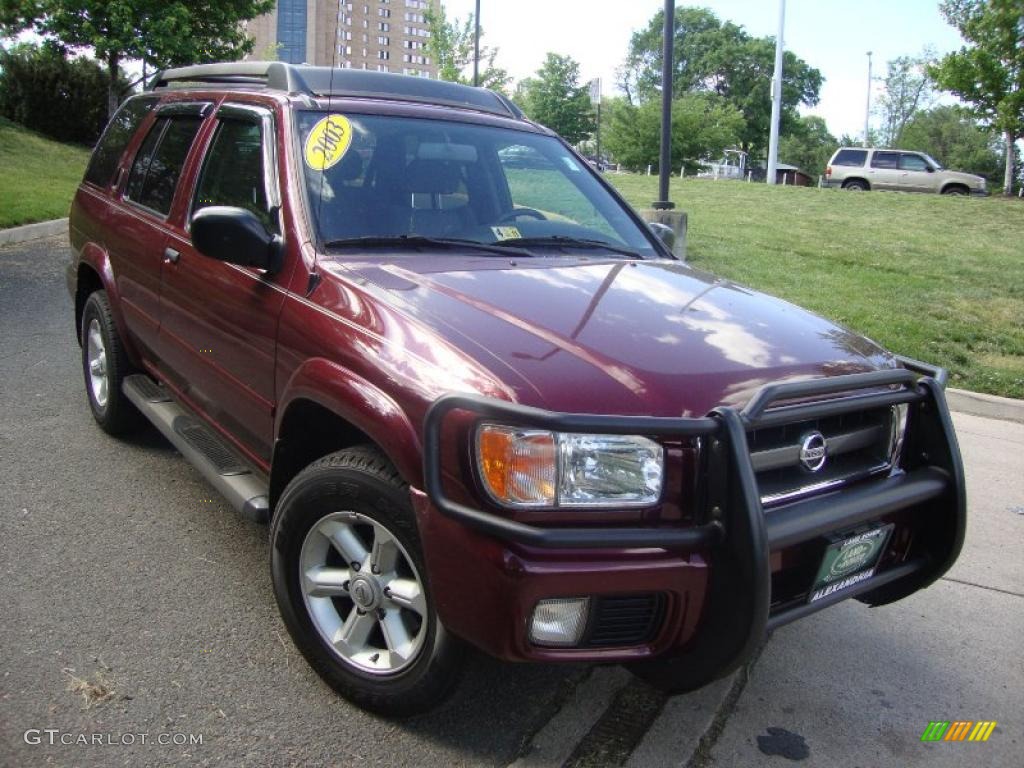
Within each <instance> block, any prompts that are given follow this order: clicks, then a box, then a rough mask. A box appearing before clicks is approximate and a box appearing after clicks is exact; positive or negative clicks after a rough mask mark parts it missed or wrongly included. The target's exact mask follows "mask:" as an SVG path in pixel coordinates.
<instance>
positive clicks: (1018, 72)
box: [929, 0, 1024, 195]
mask: <svg viewBox="0 0 1024 768" xmlns="http://www.w3.org/2000/svg"><path fill="white" fill-rule="evenodd" d="M939 7H940V9H941V11H942V15H943V16H944V17H945V18H946V21H947V22H949V24H951V25H952V26H954V27H956V28H957V30H959V32H960V35H961V37H963V39H964V40H966V41H967V43H968V44H967V45H965V46H963V47H962V48H961V49H960V50H959V51H957V52H955V53H950V54H947V55H946V56H944V57H943V58H942V60H941V61H940V62H939V63H938V64H936V65H934V66H932V67H930V68H929V73H930V74H931V76H932V77H933V78H934V79H935V81H936V83H938V85H939V87H940V88H942V89H943V90H946V91H950V92H951V93H954V94H956V95H957V96H958V97H960V99H961V100H963V101H964V102H965V103H966V104H967V105H968V106H969V109H970V110H971V113H972V114H973V115H974V116H975V117H977V118H978V119H979V120H981V121H983V123H984V124H985V125H986V126H988V127H990V128H991V129H992V130H994V131H997V132H998V133H999V134H1001V135H1002V136H1003V140H1004V142H1005V146H1006V155H1005V168H1004V174H1003V192H1004V194H1006V195H1011V194H1013V181H1014V156H1015V154H1016V153H1015V150H1014V145H1015V143H1016V140H1017V139H1018V138H1020V137H1021V136H1024V8H1022V7H1021V2H1020V0H945V1H944V2H943V3H942V4H941V5H940V6H939Z"/></svg>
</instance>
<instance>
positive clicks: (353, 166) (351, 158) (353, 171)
mask: <svg viewBox="0 0 1024 768" xmlns="http://www.w3.org/2000/svg"><path fill="white" fill-rule="evenodd" d="M362 172H363V158H362V157H361V156H360V155H359V153H358V152H349V153H347V154H346V155H345V156H344V157H343V158H341V162H340V163H338V167H337V168H336V169H335V170H334V175H335V176H336V177H337V178H338V179H339V180H340V181H354V180H355V179H358V178H359V176H360V175H361V174H362Z"/></svg>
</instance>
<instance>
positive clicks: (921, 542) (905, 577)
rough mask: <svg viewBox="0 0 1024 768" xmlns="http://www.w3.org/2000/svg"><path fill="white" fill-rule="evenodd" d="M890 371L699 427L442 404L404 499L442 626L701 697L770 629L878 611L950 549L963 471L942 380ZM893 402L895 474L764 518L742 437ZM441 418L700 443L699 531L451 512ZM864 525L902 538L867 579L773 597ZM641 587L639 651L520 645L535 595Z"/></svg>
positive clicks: (518, 655) (472, 399)
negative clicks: (648, 661) (659, 679)
mask: <svg viewBox="0 0 1024 768" xmlns="http://www.w3.org/2000/svg"><path fill="white" fill-rule="evenodd" d="M901 362H902V363H903V365H904V368H903V369H894V370H886V371H876V372H872V373H864V374H853V375H847V376H836V377H829V378H823V379H816V380H812V381H802V382H795V383H783V384H771V385H767V386H765V387H763V388H762V389H761V390H760V391H759V392H758V393H757V395H755V397H754V398H753V399H752V400H751V401H750V402H749V403H748V404H747V405H746V407H744V408H743V409H742V410H737V409H735V408H731V407H721V408H717V409H715V410H714V411H713V412H712V413H710V414H709V415H708V416H706V417H704V418H696V419H694V418H661V417H618V416H585V415H576V414H556V413H550V412H546V411H542V410H538V409H533V408H528V407H524V406H520V405H515V404H511V403H507V402H503V401H495V400H490V399H485V398H480V397H476V396H465V395H450V396H446V397H442V398H440V399H439V400H437V401H436V402H435V403H434V404H433V405H432V406H431V408H430V409H429V411H428V413H427V417H426V419H425V426H424V432H425V436H424V479H425V483H424V484H425V492H426V493H425V495H424V494H414V501H415V502H416V508H417V513H418V515H419V519H420V528H421V533H422V535H423V538H424V550H425V553H426V556H427V564H428V569H429V571H430V576H431V580H432V583H433V588H434V593H435V600H436V602H437V603H438V610H439V613H440V615H441V618H442V621H443V622H444V623H445V624H446V626H448V627H449V628H450V629H451V630H452V631H453V632H455V633H456V634H459V635H461V636H463V637H465V638H466V639H468V640H470V641H471V642H473V643H475V644H476V645H478V646H479V647H481V648H483V649H484V650H486V651H488V652H490V653H492V654H494V655H496V656H499V657H502V658H506V659H514V660H556V659H560V660H581V661H582V660H588V661H592V660H608V661H613V660H614V661H626V660H641V659H644V658H651V657H654V656H660V655H668V656H675V657H678V660H679V661H680V662H681V663H683V664H684V665H685V666H686V667H688V668H691V669H692V670H693V674H692V680H691V685H700V684H703V683H705V682H710V681H711V680H713V679H715V678H716V677H720V676H722V675H724V674H727V673H728V672H730V671H732V670H733V669H736V668H737V667H738V666H740V665H741V664H743V663H744V662H745V661H746V660H747V659H749V658H750V657H751V655H752V654H753V653H754V651H755V650H756V648H757V646H758V645H759V644H760V643H761V641H762V639H763V638H764V636H765V633H766V632H767V631H770V630H771V629H774V628H776V627H778V626H781V625H783V624H786V623H788V622H790V621H794V620H796V619H799V618H802V617H804V616H806V615H808V614H810V613H812V612H815V611H817V610H820V609H822V608H824V607H826V606H828V605H832V604H834V603H836V602H838V601H840V600H843V599H846V598H848V597H858V598H859V599H862V600H864V601H865V602H869V603H871V604H883V603H887V602H891V601H893V600H898V599H900V598H902V597H905V596H906V595H909V594H911V593H912V592H914V591H916V590H918V589H921V588H923V587H925V586H927V585H928V584H930V583H931V582H932V581H934V580H935V579H937V578H938V577H939V576H941V575H942V574H943V573H945V572H946V571H947V570H948V569H949V568H950V566H951V565H952V564H953V562H954V561H955V560H956V557H957V556H958V554H959V552H960V548H961V546H962V543H963V537H964V530H965V527H966V501H965V493H964V479H963V467H962V463H961V460H960V454H959V449H958V446H957V442H956V436H955V434H954V432H953V427H952V422H951V420H950V416H949V411H948V408H947V406H946V402H945V397H944V394H943V386H944V383H945V372H944V371H942V370H940V369H936V368H932V367H930V366H926V365H924V364H922V363H917V362H915V361H911V360H905V359H902V360H901ZM837 395H838V396H839V397H834V396H837ZM830 396H832V397H831V398H830ZM807 400H812V402H803V403H802V404H799V405H790V404H786V403H789V402H792V401H807ZM901 403H906V404H908V405H909V407H910V409H911V418H910V421H909V426H908V428H907V436H906V443H905V447H904V452H903V461H902V469H901V470H899V471H897V472H894V473H892V474H891V475H890V476H888V477H884V478H882V479H876V480H868V481H863V482H860V483H857V484H856V485H851V486H848V487H846V488H843V489H841V490H838V491H833V492H831V493H827V494H823V495H820V496H814V497H811V498H808V499H805V500H802V501H797V502H793V503H790V504H786V505H784V506H780V507H774V508H772V509H771V510H770V511H769V512H768V513H766V512H765V510H764V509H763V507H762V504H761V500H760V496H759V493H758V488H757V484H756V479H755V475H754V470H753V466H752V464H751V460H750V455H749V450H748V447H747V440H746V434H747V432H748V431H750V430H753V429H757V428H759V427H764V426H770V425H778V424H785V423H789V422H796V421H801V420H806V419H814V418H825V417H828V416H833V415H836V414H840V413H850V412H854V411H858V410H868V409H870V408H879V407H885V406H889V405H895V404H901ZM453 411H466V412H469V413H471V414H473V415H474V416H475V417H477V418H487V419H492V420H493V419H501V420H502V421H504V422H507V423H521V424H524V425H530V426H532V427H535V428H540V429H552V430H560V431H570V432H571V431H586V432H601V433H611V434H643V435H649V436H654V437H663V438H668V437H674V438H679V437H699V438H701V439H702V440H703V441H705V444H706V446H707V451H708V455H709V459H708V461H707V465H706V471H705V473H704V475H703V476H702V485H703V488H702V492H701V494H700V495H701V497H702V501H701V504H700V509H699V514H698V520H697V522H696V524H693V525H689V526H680V525H675V526H672V525H649V526H634V527H623V526H601V527H542V526H536V525H527V524H524V523H521V522H518V521H515V520H511V519H509V518H506V517H503V516H499V515H497V514H491V513H488V512H485V511H481V510H479V509H475V508H473V507H469V506H466V505H464V504H461V503H459V502H456V501H454V500H452V499H451V498H449V497H448V496H447V495H446V494H445V489H444V482H443V479H442V472H441V456H442V452H441V448H442V446H441V434H442V426H443V423H444V420H445V418H446V416H448V415H449V414H450V413H452V412H453ZM872 522H895V523H896V524H897V525H898V529H897V530H899V531H900V532H901V533H900V536H899V538H898V540H894V543H893V544H892V545H891V546H890V547H889V548H888V549H887V551H886V553H885V554H884V555H883V560H882V562H881V564H880V565H879V567H878V569H877V571H876V572H875V575H874V576H872V577H871V578H869V579H866V580H864V581H861V582H859V583H857V584H856V585H854V586H852V587H848V588H846V589H844V590H841V591H839V592H837V593H834V594H832V595H830V596H828V597H825V598H823V599H820V600H818V601H816V602H813V603H808V602H807V601H806V600H805V599H801V597H800V595H799V594H797V595H794V594H793V593H792V590H791V589H788V588H785V587H784V585H785V584H786V579H787V578H788V579H789V581H790V582H792V577H793V574H794V573H796V574H797V575H799V574H800V573H801V568H805V566H806V563H807V562H813V561H815V560H816V559H820V554H821V552H822V551H823V549H824V546H825V538H824V537H825V536H826V535H827V534H830V533H834V532H839V531H844V530H849V529H851V528H854V527H856V526H859V525H861V524H865V523H872ZM894 539H896V537H894ZM808 587H809V584H808ZM648 591H654V592H658V593H660V594H664V595H666V605H665V607H664V615H663V617H662V620H661V624H660V629H659V631H658V632H657V634H656V635H654V636H652V637H651V638H649V639H648V640H647V641H646V642H644V643H643V644H641V645H636V646H632V647H623V648H601V649H594V648H576V649H550V648H538V647H535V646H532V645H531V644H530V643H529V641H528V639H527V637H526V635H527V623H528V621H529V616H530V614H531V612H532V610H533V608H534V606H535V605H536V603H537V601H538V600H539V599H541V598H545V597H560V596H574V595H595V594H596V595H605V594H629V593H635V592H648ZM773 592H776V593H777V594H774V595H773Z"/></svg>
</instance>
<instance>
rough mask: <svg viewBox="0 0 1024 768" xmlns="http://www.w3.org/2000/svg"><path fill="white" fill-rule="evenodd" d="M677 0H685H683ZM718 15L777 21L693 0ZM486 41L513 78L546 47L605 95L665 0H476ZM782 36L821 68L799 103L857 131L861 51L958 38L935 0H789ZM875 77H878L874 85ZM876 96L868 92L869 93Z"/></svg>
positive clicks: (749, 2)
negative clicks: (815, 90)
mask: <svg viewBox="0 0 1024 768" xmlns="http://www.w3.org/2000/svg"><path fill="white" fill-rule="evenodd" d="M443 4H444V6H445V8H446V10H447V13H448V16H449V18H451V17H453V16H457V17H459V18H463V19H464V18H466V17H467V16H468V15H469V14H471V13H472V12H473V6H474V0H443ZM679 4H680V5H682V4H684V3H679ZM692 4H693V5H699V6H703V7H706V8H710V9H711V10H712V11H714V12H715V13H716V14H717V15H718V17H719V18H720V19H723V20H726V19H727V20H729V21H732V22H733V23H735V24H739V25H741V26H743V27H745V28H746V30H747V32H749V33H750V34H751V35H754V36H756V37H763V36H765V35H771V36H773V37H774V35H775V33H776V30H777V28H778V12H779V6H778V2H777V0H704V1H703V2H700V0H695V2H693V3H692ZM480 5H481V8H480V22H481V25H482V26H483V28H484V38H483V39H484V42H485V44H486V45H489V46H492V47H497V48H499V49H500V51H499V54H498V58H497V60H496V62H495V63H496V64H497V65H498V66H501V67H504V68H505V69H507V70H508V71H509V72H510V73H511V74H512V76H513V77H514V78H515V79H517V80H518V79H522V78H524V77H529V76H530V75H531V74H532V73H533V72H534V71H535V70H536V69H537V68H538V67H539V66H540V64H541V62H542V61H543V59H544V55H545V54H546V53H547V52H548V51H554V52H556V53H560V54H563V55H565V54H568V55H570V56H572V57H573V58H574V59H576V60H577V61H578V62H580V73H581V76H582V78H583V79H584V80H590V79H591V78H594V77H600V78H602V81H603V89H602V90H603V92H604V93H605V95H609V96H610V95H614V94H615V93H616V88H615V70H616V69H617V68H618V67H619V65H620V64H621V63H622V60H623V59H624V58H625V55H626V51H627V49H628V47H629V38H630V35H631V34H632V33H633V32H634V31H636V30H638V29H641V28H643V27H644V26H646V25H647V22H648V21H649V20H650V19H651V17H652V16H653V15H654V14H655V13H657V12H658V10H660V9H661V8H662V7H663V5H664V3H663V2H662V1H661V0H596V1H595V0H590V1H589V2H588V1H587V0H480ZM783 39H784V40H785V43H786V49H787V50H790V51H792V52H793V53H795V54H796V55H797V56H799V57H800V58H802V59H803V60H804V61H806V62H807V63H808V64H810V65H811V66H814V67H817V68H818V69H819V70H821V73H822V74H823V75H824V77H825V84H824V85H823V86H822V89H821V101H820V102H819V104H818V105H817V106H815V107H811V108H806V109H802V110H801V111H802V112H803V113H804V114H811V115H820V116H821V117H823V118H825V121H826V122H827V123H828V127H829V130H830V131H831V132H832V134H834V135H835V136H837V137H838V136H841V135H842V134H844V133H845V134H849V135H850V136H853V137H862V136H863V133H864V111H865V103H866V97H867V75H868V73H867V67H868V61H867V52H868V51H873V57H872V58H873V61H874V67H873V69H874V75H875V76H876V77H877V76H879V75H884V73H885V62H886V61H888V60H889V59H893V58H896V57H897V56H904V55H910V56H914V55H919V54H920V53H921V52H922V50H923V49H924V48H925V47H926V46H927V47H931V48H933V49H934V50H935V51H936V52H937V53H939V54H942V53H946V52H949V51H953V50H956V49H958V48H959V47H960V46H961V45H962V41H961V39H960V35H959V33H958V32H957V31H956V30H955V29H953V28H952V27H950V26H949V25H947V24H946V22H945V21H944V20H943V18H942V16H941V15H940V13H939V9H938V2H937V0H857V1H856V2H849V1H848V0H788V2H787V3H786V25H785V34H784V35H783ZM879 89H880V83H879V82H877V81H876V82H874V84H873V94H877V92H878V90H879ZM872 98H874V95H873V97H872Z"/></svg>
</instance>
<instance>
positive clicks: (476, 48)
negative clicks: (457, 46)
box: [473, 0, 480, 85]
mask: <svg viewBox="0 0 1024 768" xmlns="http://www.w3.org/2000/svg"><path fill="white" fill-rule="evenodd" d="M473 21H474V23H475V27H476V28H475V31H474V34H473V85H480V0H476V14H475V15H474V16H473Z"/></svg>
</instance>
